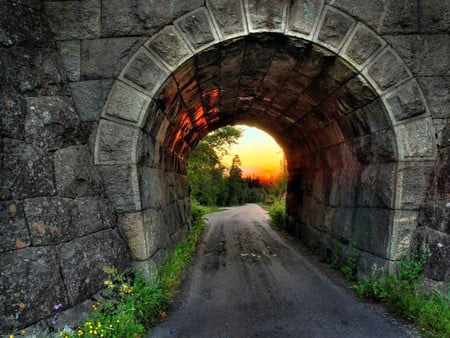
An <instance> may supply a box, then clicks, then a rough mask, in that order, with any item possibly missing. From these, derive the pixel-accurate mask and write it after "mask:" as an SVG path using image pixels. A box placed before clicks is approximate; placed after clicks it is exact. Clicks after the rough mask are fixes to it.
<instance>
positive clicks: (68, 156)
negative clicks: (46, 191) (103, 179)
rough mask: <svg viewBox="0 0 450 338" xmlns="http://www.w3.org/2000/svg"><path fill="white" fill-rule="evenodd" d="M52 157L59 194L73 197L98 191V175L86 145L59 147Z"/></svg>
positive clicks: (93, 193)
mask: <svg viewBox="0 0 450 338" xmlns="http://www.w3.org/2000/svg"><path fill="white" fill-rule="evenodd" d="M53 158H54V163H55V181H56V190H57V192H58V195H59V196H63V197H69V198H75V197H80V196H88V195H95V194H97V193H98V192H99V190H100V177H99V176H98V174H97V170H96V169H95V166H94V161H93V156H92V154H91V152H90V151H89V148H88V146H86V145H85V146H72V147H67V148H64V149H60V150H58V151H56V152H55V153H54V154H53Z"/></svg>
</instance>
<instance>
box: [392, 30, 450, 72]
mask: <svg viewBox="0 0 450 338" xmlns="http://www.w3.org/2000/svg"><path fill="white" fill-rule="evenodd" d="M384 38H385V39H386V40H387V42H388V43H389V44H390V45H391V46H392V48H393V49H395V51H396V52H397V53H398V54H399V55H400V57H401V58H402V59H403V60H404V61H405V63H406V66H407V67H408V68H409V69H410V70H411V72H412V73H413V75H415V76H449V75H450V58H449V57H448V46H449V45H450V35H449V34H426V35H416V34H414V35H388V36H385V37H384Z"/></svg>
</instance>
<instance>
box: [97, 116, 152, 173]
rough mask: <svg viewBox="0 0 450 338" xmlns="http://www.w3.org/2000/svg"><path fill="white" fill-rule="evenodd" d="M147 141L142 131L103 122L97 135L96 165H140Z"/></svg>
mask: <svg viewBox="0 0 450 338" xmlns="http://www.w3.org/2000/svg"><path fill="white" fill-rule="evenodd" d="M146 141H147V139H146V138H145V136H144V135H143V133H142V130H141V129H137V128H134V127H131V126H127V125H123V124H121V123H116V122H112V121H108V120H101V122H100V125H99V129H98V135H97V150H96V151H97V153H96V157H95V160H96V163H98V164H115V163H116V164H127V163H139V162H141V159H142V157H143V156H144V154H145V153H146V150H147V147H146Z"/></svg>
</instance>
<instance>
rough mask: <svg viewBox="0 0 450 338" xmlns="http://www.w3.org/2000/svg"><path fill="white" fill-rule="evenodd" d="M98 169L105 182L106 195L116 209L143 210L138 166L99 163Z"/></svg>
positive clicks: (119, 210)
mask: <svg viewBox="0 0 450 338" xmlns="http://www.w3.org/2000/svg"><path fill="white" fill-rule="evenodd" d="M97 169H98V171H99V173H100V175H101V177H102V179H103V182H104V184H105V190H106V195H107V196H108V198H109V200H110V201H111V202H112V203H113V205H114V207H115V210H116V211H118V212H122V211H135V210H141V197H140V192H139V183H138V175H137V168H136V166H128V165H98V166H97Z"/></svg>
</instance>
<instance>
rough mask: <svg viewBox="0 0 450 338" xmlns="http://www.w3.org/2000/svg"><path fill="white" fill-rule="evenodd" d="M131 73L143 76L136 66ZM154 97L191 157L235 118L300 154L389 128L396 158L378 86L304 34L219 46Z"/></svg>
mask: <svg viewBox="0 0 450 338" xmlns="http://www.w3.org/2000/svg"><path fill="white" fill-rule="evenodd" d="M124 77H125V78H126V79H128V80H131V81H135V82H137V81H138V78H137V77H136V78H135V76H134V73H133V72H132V71H129V72H127V73H125V74H124ZM143 86H144V87H145V85H143ZM155 97H156V98H157V99H156V100H155V102H156V104H155V105H153V106H151V108H150V109H151V110H153V112H152V113H151V114H149V115H152V116H154V115H155V114H156V113H158V114H161V113H163V114H164V115H165V116H166V117H167V119H168V120H169V122H170V127H169V128H168V131H167V134H166V137H165V139H164V141H163V142H162V144H163V145H164V146H165V148H166V149H170V150H171V152H173V153H174V154H175V155H176V156H177V157H178V158H181V159H184V160H186V159H187V158H188V157H189V153H190V151H191V150H192V149H193V148H194V147H195V145H196V144H197V143H198V142H199V141H200V140H201V138H202V137H203V136H205V135H206V134H207V133H208V132H210V131H213V130H215V129H217V128H220V127H222V126H225V125H229V124H248V125H251V126H255V127H258V128H260V129H262V130H264V131H266V132H268V133H269V134H270V135H272V136H273V137H274V138H275V139H276V140H277V141H278V142H279V143H280V145H281V146H282V147H283V148H284V150H285V152H286V153H287V155H288V158H289V153H290V152H295V153H296V159H298V158H299V154H303V155H306V154H308V153H311V152H316V151H318V150H319V149H320V150H325V149H327V148H330V147H332V146H334V145H337V144H341V143H343V142H344V141H346V140H348V139H356V138H359V137H362V136H364V135H368V134H372V133H374V132H378V131H381V130H386V132H387V134H388V135H387V136H385V139H384V140H383V142H385V144H386V140H389V141H390V142H388V143H387V147H388V148H389V147H390V148H391V149H389V151H388V152H387V153H386V151H384V153H385V154H384V155H383V154H379V155H380V156H381V157H383V156H385V155H386V156H387V157H388V158H387V159H382V158H381V159H378V161H380V160H381V161H384V160H389V161H390V160H395V150H394V149H395V145H394V137H393V134H392V132H391V131H390V130H388V129H389V128H390V121H389V118H388V115H387V112H386V111H385V109H384V107H383V104H382V103H381V100H379V99H378V95H377V93H376V92H375V90H373V89H372V87H371V86H370V85H369V84H368V83H367V82H366V81H365V80H364V79H363V77H362V76H361V75H359V74H358V72H357V71H355V70H354V69H352V67H351V66H350V65H349V64H347V63H346V62H345V61H344V60H343V59H342V58H340V57H339V56H337V55H336V54H334V53H332V52H330V51H328V50H326V49H324V48H322V47H319V46H317V45H315V44H313V43H311V42H307V41H304V40H301V39H298V38H290V37H287V36H284V35H281V34H274V33H271V34H253V35H249V36H247V37H245V38H239V39H235V40H232V41H227V42H225V43H221V44H218V45H215V46H214V47H211V48H209V49H207V50H205V51H203V52H201V53H198V54H196V55H195V56H194V57H193V58H191V59H189V60H188V61H186V62H185V63H184V64H183V65H182V66H180V67H179V68H178V69H177V70H176V71H175V72H174V73H173V74H172V75H171V76H169V77H168V79H167V81H166V83H165V84H164V85H163V86H162V87H161V89H160V92H159V93H157V94H156V95H155ZM146 129H147V130H148V128H146ZM385 147H386V146H385ZM356 148H357V147H356ZM369 155H370V154H369ZM372 155H374V154H372ZM375 155H377V154H375ZM362 156H363V157H366V156H368V155H367V154H366V155H364V154H363V155H362ZM377 156H378V155H377ZM301 157H302V158H303V160H304V156H301ZM362 160H363V161H365V160H366V159H364V158H362Z"/></svg>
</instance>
